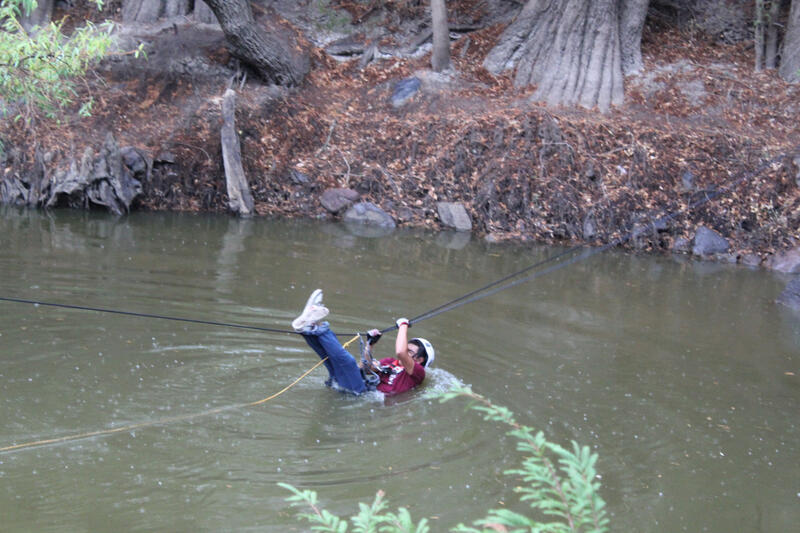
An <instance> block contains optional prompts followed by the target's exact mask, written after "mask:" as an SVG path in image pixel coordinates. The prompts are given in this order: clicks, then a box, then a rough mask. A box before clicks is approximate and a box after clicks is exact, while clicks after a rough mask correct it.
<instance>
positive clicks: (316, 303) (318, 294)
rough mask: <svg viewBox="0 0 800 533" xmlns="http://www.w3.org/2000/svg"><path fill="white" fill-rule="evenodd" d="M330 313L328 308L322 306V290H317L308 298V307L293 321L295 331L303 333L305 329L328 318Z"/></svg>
mask: <svg viewBox="0 0 800 533" xmlns="http://www.w3.org/2000/svg"><path fill="white" fill-rule="evenodd" d="M329 312H330V311H328V308H327V307H325V306H324V305H323V304H322V289H317V290H315V291H314V292H312V293H311V296H309V297H308V301H306V306H305V308H303V312H302V313H301V314H300V316H299V317H297V318H295V319H294V320H293V321H292V327H293V328H294V330H295V331H302V330H303V329H304V328H306V327H308V326H311V325H312V324H314V323H316V322H319V321H320V320H322V319H323V318H325V317H326V316H328V313H329Z"/></svg>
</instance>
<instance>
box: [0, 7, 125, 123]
mask: <svg viewBox="0 0 800 533" xmlns="http://www.w3.org/2000/svg"><path fill="white" fill-rule="evenodd" d="M94 1H95V3H96V4H97V7H98V9H99V8H101V7H102V4H103V2H102V0H94ZM36 5H37V2H36V0H0V21H2V22H0V25H1V26H0V29H1V31H0V114H3V115H8V114H13V115H14V117H15V119H20V118H25V119H27V120H31V119H32V118H33V117H35V115H36V112H37V111H43V112H44V113H45V114H46V115H47V116H49V117H55V116H56V115H57V113H58V111H59V110H61V109H63V108H64V107H65V106H67V105H69V104H71V103H72V102H73V100H74V99H75V98H76V96H77V91H76V81H79V80H81V78H82V76H83V75H85V74H86V72H87V71H88V69H89V67H90V66H91V64H92V63H93V62H95V61H97V60H99V59H100V58H102V57H103V56H105V55H106V53H107V51H108V49H109V47H110V46H111V42H112V39H111V35H110V32H111V29H112V25H111V24H110V23H106V24H102V25H99V26H95V25H93V24H91V23H89V22H87V24H86V26H84V27H82V28H77V29H76V30H74V31H73V32H72V33H71V34H70V35H69V36H68V37H67V36H65V35H64V34H63V32H62V29H63V21H62V22H50V23H48V24H46V25H43V26H41V27H35V28H32V29H31V30H26V29H25V28H24V27H23V25H22V23H21V19H22V16H23V14H27V13H30V12H31V11H32V10H34V9H36ZM11 109H13V111H11ZM90 109H91V103H90V101H89V102H88V103H84V104H83V106H82V107H81V109H80V114H82V115H85V114H87V113H88V112H89V110H90Z"/></svg>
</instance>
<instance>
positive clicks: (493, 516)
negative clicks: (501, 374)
mask: <svg viewBox="0 0 800 533" xmlns="http://www.w3.org/2000/svg"><path fill="white" fill-rule="evenodd" d="M455 398H467V399H469V400H472V401H473V404H472V405H471V407H472V409H474V410H476V411H480V412H481V413H483V418H484V420H487V421H490V422H499V423H502V424H505V425H507V426H509V427H510V429H509V431H508V435H510V436H512V437H514V438H516V439H517V441H518V442H517V449H518V450H519V451H521V452H523V453H524V454H525V459H524V460H523V461H522V465H521V466H520V468H517V469H513V470H508V471H506V472H505V474H506V475H508V476H518V477H519V478H521V479H522V481H524V482H525V485H524V486H521V487H518V488H517V489H516V491H517V492H518V493H519V494H520V495H521V496H520V500H521V501H524V502H528V503H529V505H530V506H531V508H532V509H534V511H535V512H534V515H535V516H526V515H523V514H520V513H517V512H514V511H511V510H508V509H493V510H491V511H489V512H488V514H487V516H486V518H483V519H481V520H478V521H477V522H475V526H476V527H469V526H466V525H464V524H459V525H458V526H457V527H456V528H455V529H454V530H453V531H458V532H462V533H489V532H493V531H508V532H518V533H522V532H531V533H533V532H537V533H605V532H606V531H608V525H609V519H608V515H607V513H606V509H605V502H604V501H603V499H602V498H601V497H600V494H599V490H600V483H599V482H597V481H596V477H597V472H596V470H595V464H596V463H597V454H596V453H592V452H591V451H590V450H589V447H588V446H579V445H578V443H576V442H575V441H573V442H572V447H571V449H567V448H564V447H562V446H559V445H558V444H555V443H552V442H549V441H548V440H547V439H546V438H545V436H544V434H543V433H542V432H541V431H535V430H534V429H533V428H531V427H528V426H524V425H521V424H519V423H518V422H517V421H516V420H515V419H514V413H512V412H511V410H509V409H507V408H505V407H502V406H498V405H494V404H492V403H491V402H490V401H489V400H487V399H486V398H484V397H483V396H481V395H479V394H475V393H473V392H472V391H471V390H470V389H469V388H467V387H463V388H456V389H454V390H452V391H449V392H447V393H445V394H443V395H441V397H440V399H441V401H443V402H444V401H449V400H452V399H455ZM279 485H280V486H281V487H283V488H285V489H287V490H289V491H291V492H292V493H293V496H290V497H289V498H287V501H289V502H290V503H291V504H292V505H304V506H307V507H310V508H311V510H312V512H311V513H299V517H300V518H301V519H304V520H307V521H308V522H309V523H310V524H312V527H311V530H312V531H325V532H336V533H344V532H346V531H347V528H348V527H349V525H350V524H352V525H353V531H355V532H357V533H367V532H376V533H390V532H391V533H395V532H415V533H425V532H427V531H428V530H429V528H428V523H427V521H426V520H425V519H423V520H421V521H420V522H419V523H418V524H416V525H415V524H414V522H413V520H412V518H411V515H410V514H409V513H408V511H407V510H406V509H403V508H401V509H399V510H398V512H397V513H390V512H387V511H386V507H387V505H386V502H385V501H384V499H383V496H384V494H383V492H382V491H379V492H378V494H377V495H376V496H375V501H373V503H372V505H371V506H368V505H365V504H363V503H361V504H359V512H358V514H357V515H355V516H353V517H351V518H350V520H344V519H341V518H339V517H337V516H335V515H332V514H331V513H329V512H328V511H325V510H324V509H321V508H320V507H319V505H318V500H317V493H316V492H314V491H312V490H299V489H296V488H295V487H293V486H291V485H288V484H286V483H280V484H279ZM542 520H544V521H542Z"/></svg>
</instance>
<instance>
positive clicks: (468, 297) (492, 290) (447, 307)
mask: <svg viewBox="0 0 800 533" xmlns="http://www.w3.org/2000/svg"><path fill="white" fill-rule="evenodd" d="M785 155H786V154H782V155H780V156H778V157H775V158H773V159H771V160H769V161H767V162H765V163H762V164H761V165H760V166H759V167H758V168H757V169H756V170H754V171H751V172H747V173H744V174H743V175H742V176H740V177H739V178H737V179H735V180H733V181H731V182H729V183H728V184H726V185H725V186H722V187H718V188H716V189H715V190H712V191H710V192H706V193H705V195H704V197H703V198H702V199H700V200H697V201H695V202H692V203H691V204H689V205H687V206H686V207H685V208H683V209H679V210H677V211H674V212H672V213H668V214H666V215H663V216H661V217H659V218H657V219H655V220H653V221H652V222H649V223H647V224H646V225H645V226H644V228H637V226H638V225H639V224H640V221H639V220H635V221H634V222H633V223H632V224H631V229H630V230H629V231H628V232H626V233H625V234H623V235H621V236H620V237H618V238H616V239H614V240H613V241H611V242H608V243H606V244H604V245H603V246H600V247H598V248H593V249H585V248H584V250H585V252H584V253H582V254H579V255H575V256H573V257H571V258H570V259H567V260H566V261H563V262H560V263H557V264H555V265H552V266H550V267H548V268H546V269H544V270H539V271H537V272H534V273H533V274H530V275H528V276H524V277H521V278H520V277H519V276H522V275H523V274H525V273H527V272H530V271H531V270H534V269H536V268H539V267H541V266H544V265H546V264H548V263H552V262H553V261H556V260H558V259H561V258H563V257H565V256H567V255H569V254H572V253H574V252H576V251H577V250H579V249H582V248H583V247H582V246H573V247H571V248H569V249H567V250H564V251H562V252H559V253H557V254H555V255H553V256H551V257H548V258H547V259H545V260H542V261H539V262H536V263H534V264H532V265H529V266H527V267H525V268H523V269H520V270H518V271H516V272H514V273H512V274H509V275H507V276H504V277H502V278H500V279H498V280H496V281H493V282H492V283H489V284H487V285H484V286H483V287H480V288H478V289H475V290H473V291H470V292H468V293H466V294H464V295H462V296H459V297H458V298H455V299H453V300H450V301H449V302H446V303H444V304H442V305H439V306H437V307H434V308H433V309H430V310H428V311H426V312H424V313H422V314H420V315H417V316H416V317H414V318H412V319H410V320H409V324H416V323H418V322H422V321H423V320H427V319H429V318H433V317H435V316H437V315H440V314H442V313H445V312H447V311H451V310H453V309H456V308H457V307H461V306H462V305H466V304H468V303H472V302H475V301H477V300H480V299H483V298H486V297H488V296H491V295H493V294H497V293H498V292H500V291H504V290H506V289H510V288H511V287H515V286H517V285H520V284H522V283H525V282H527V281H530V280H532V279H535V278H537V277H539V276H543V275H545V274H549V273H551V272H555V271H556V270H559V269H562V268H565V267H567V266H569V265H571V264H573V263H576V262H578V261H580V260H583V259H588V258H590V257H592V256H594V255H597V254H599V253H602V252H604V251H606V250H608V249H610V248H613V247H615V246H618V245H620V244H623V243H625V242H627V241H628V240H630V239H631V238H632V237H633V236H634V234H637V233H638V232H641V231H644V230H645V229H647V228H655V227H656V225H658V224H661V223H664V222H666V221H668V220H671V219H673V218H675V217H677V216H678V215H680V214H682V213H685V212H687V211H690V210H692V209H695V208H697V207H699V206H701V205H703V204H706V203H708V202H710V201H711V200H714V199H715V198H718V197H719V196H721V195H722V194H724V193H727V192H728V191H730V190H732V189H733V188H735V187H736V186H738V185H739V184H740V183H742V182H743V181H745V180H748V179H751V178H753V177H755V176H757V175H759V174H761V173H762V172H763V171H764V170H765V169H766V168H768V167H770V166H772V165H773V164H774V163H776V162H777V161H780V160H781V159H782V158H784V157H785ZM514 278H517V279H514ZM510 280H513V281H510ZM506 282H508V283H506ZM0 301H5V302H15V303H25V304H32V305H41V306H48V307H60V308H63V309H77V310H81V311H95V312H100V313H111V314H117V315H126V316H133V317H139V318H156V319H161V320H171V321H175V322H188V323H192V324H203V325H209V326H221V327H228V328H238V329H250V330H256V331H265V332H270V333H290V334H294V335H300V333H299V332H297V331H293V330H286V329H276V328H266V327H261V326H247V325H243V324H232V323H229V322H216V321H211V320H199V319H194V318H181V317H174V316H167V315H157V314H151V313H138V312H134V311H122V310H118V309H106V308H100V307H87V306H81V305H71V304H62V303H55V302H44V301H38V300H27V299H23V298H10V297H2V296H0ZM394 329H397V326H396V325H394V326H390V327H388V328H385V329H382V330H381V333H382V334H383V333H386V332H388V331H392V330H394ZM358 334H359V333H350V334H347V333H342V334H338V335H342V336H344V335H347V336H352V335H358Z"/></svg>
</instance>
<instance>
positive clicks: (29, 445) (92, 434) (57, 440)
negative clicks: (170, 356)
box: [0, 335, 359, 453]
mask: <svg viewBox="0 0 800 533" xmlns="http://www.w3.org/2000/svg"><path fill="white" fill-rule="evenodd" d="M358 338H359V336H358V335H356V336H355V337H353V338H352V339H350V340H349V341H347V342H346V343H344V344H343V345H342V346H344V347H345V348H346V347H347V346H348V345H349V344H350V343H352V342H353V341H355V340H356V339H358ZM327 360H328V358H327V357H326V358H325V359H320V360H319V361H318V362H317V364H315V365H314V366H312V367H311V368H309V369H308V370H306V371H305V372H303V373H302V374H301V375H300V377H298V378H297V379H295V380H294V381H293V382H291V383H289V384H288V385H286V386H285V387H284V388H282V389H281V390H279V391H278V392H276V393H275V394H273V395H271V396H267V397H266V398H263V399H261V400H258V401H255V402H250V403H241V404H237V405H228V406H226V407H217V408H215V409H209V410H208V411H203V412H202V413H192V414H188V415H178V416H171V417H169V418H160V419H158V420H153V421H150V422H140V423H137V424H129V425H127V426H121V427H117V428H111V429H102V430H98V431H89V432H87V433H78V434H76V435H66V436H64V437H56V438H52V439H44V440H37V441H31V442H23V443H21V444H14V445H12V446H6V447H4V448H0V453H4V452H10V451H16V450H22V449H24V448H33V447H34V446H45V445H47V444H60V443H62V442H69V441H74V440H80V439H88V438H90V437H98V436H101V435H112V434H114V433H124V432H126V431H133V430H135V429H139V428H143V427H150V426H160V425H163V424H171V423H173V422H181V421H184V420H189V419H191V418H199V417H201V416H208V415H215V414H218V413H222V412H223V411H232V410H234V409H242V408H245V407H255V406H256V405H261V404H262V403H267V402H268V401H270V400H272V399H274V398H277V397H278V396H280V395H281V394H283V393H284V392H286V391H288V390H289V389H291V388H292V387H294V386H295V385H297V384H298V383H300V380H302V379H303V378H304V377H306V376H307V375H309V374H310V373H311V372H313V371H314V370H316V369H317V367H318V366H320V365H321V364H323V363H324V362H325V361H327Z"/></svg>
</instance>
